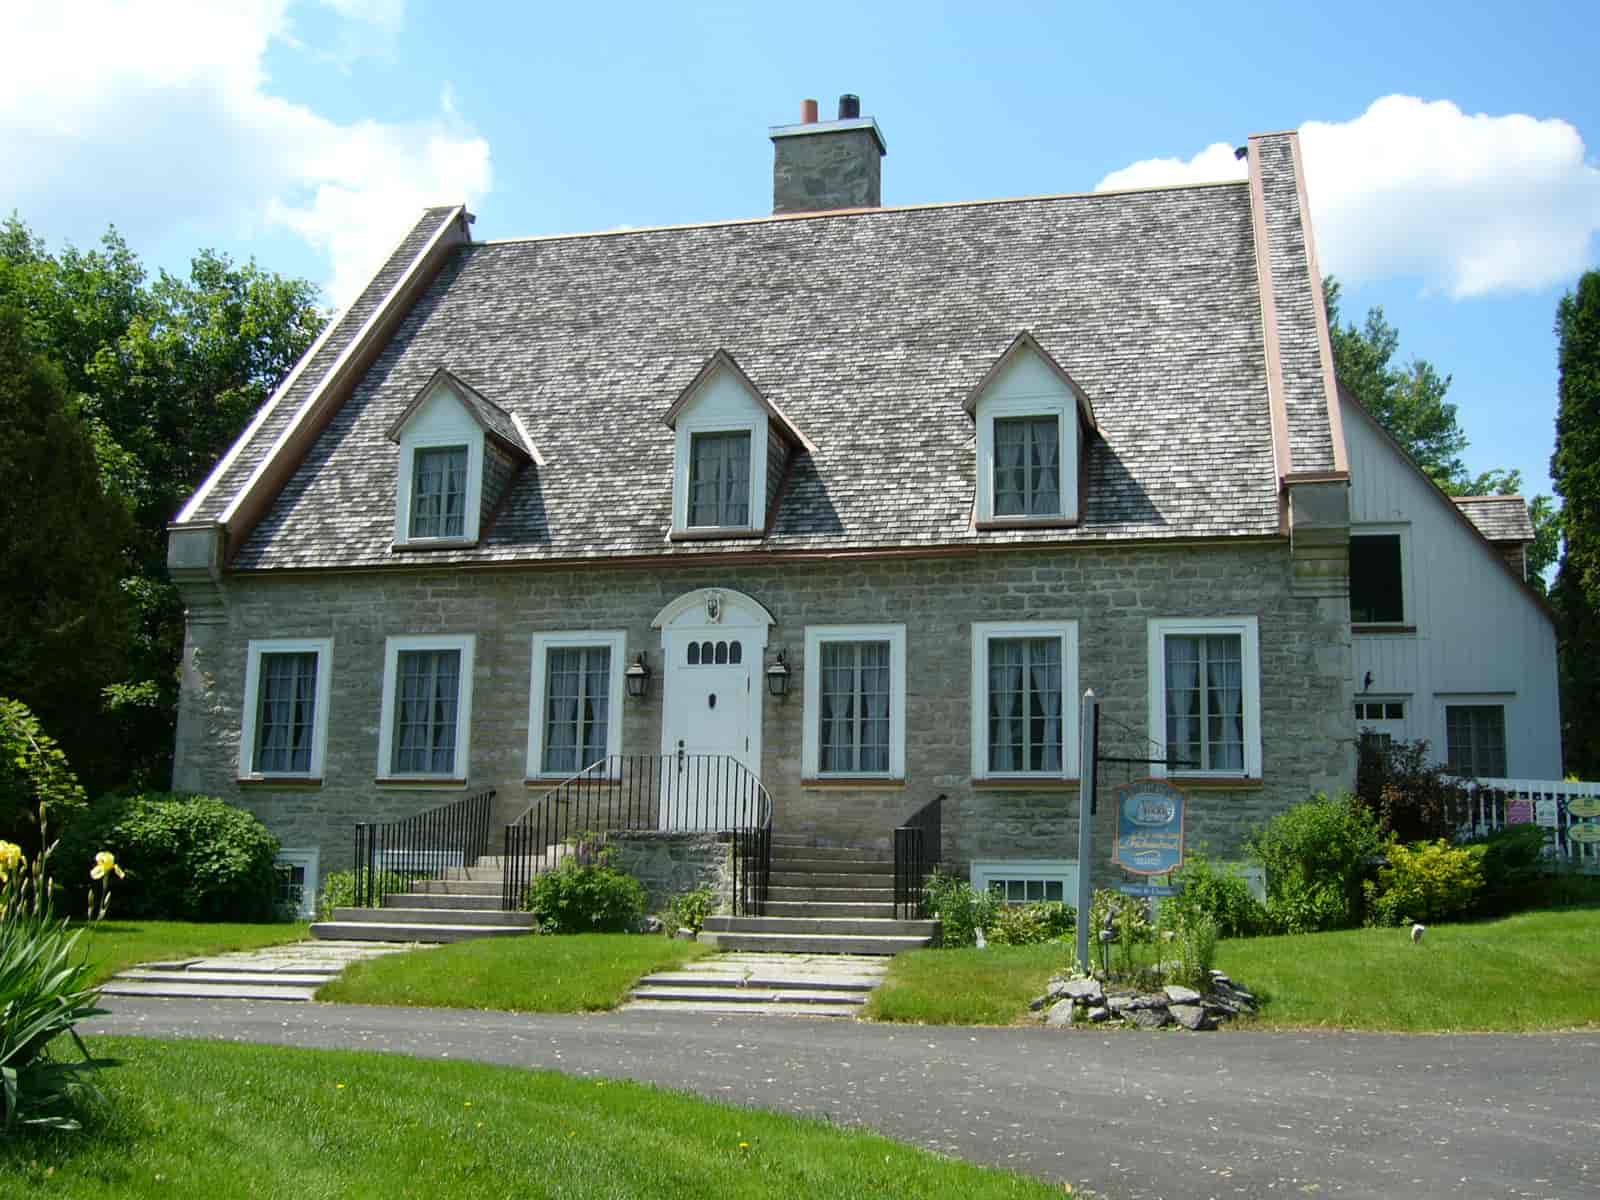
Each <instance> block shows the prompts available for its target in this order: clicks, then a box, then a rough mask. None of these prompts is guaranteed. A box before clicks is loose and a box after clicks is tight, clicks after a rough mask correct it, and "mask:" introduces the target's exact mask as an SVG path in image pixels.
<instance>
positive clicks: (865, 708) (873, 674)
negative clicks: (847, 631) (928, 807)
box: [856, 642, 889, 772]
mask: <svg viewBox="0 0 1600 1200" xmlns="http://www.w3.org/2000/svg"><path fill="white" fill-rule="evenodd" d="M856 649H857V651H858V652H859V654H860V660H861V763H860V769H861V770H862V771H875V772H883V771H887V770H888V769H889V643H888V642H858V643H857V644H856Z"/></svg>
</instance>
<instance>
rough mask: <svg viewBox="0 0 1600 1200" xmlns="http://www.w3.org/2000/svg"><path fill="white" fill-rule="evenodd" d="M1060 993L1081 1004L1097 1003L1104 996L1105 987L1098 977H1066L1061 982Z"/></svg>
mask: <svg viewBox="0 0 1600 1200" xmlns="http://www.w3.org/2000/svg"><path fill="white" fill-rule="evenodd" d="M1060 994H1061V995H1063V996H1070V997H1072V999H1074V1000H1076V1001H1078V1002H1079V1003H1081V1004H1099V1003H1100V1002H1101V1001H1102V1000H1104V999H1105V998H1106V993H1105V989H1104V988H1102V987H1101V986H1100V981H1099V980H1098V979H1068V980H1064V981H1063V982H1062V984H1061V993H1060Z"/></svg>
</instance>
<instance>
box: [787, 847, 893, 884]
mask: <svg viewBox="0 0 1600 1200" xmlns="http://www.w3.org/2000/svg"><path fill="white" fill-rule="evenodd" d="M852 853H854V851H852ZM772 869H773V871H774V872H778V871H781V872H783V873H784V874H786V875H789V874H795V873H799V872H804V873H805V874H807V875H816V874H824V875H828V874H839V873H841V872H842V873H845V874H850V875H887V876H888V877H889V878H890V879H893V878H894V863H893V862H892V861H888V862H886V861H884V860H883V859H877V858H809V857H808V858H789V857H787V856H785V857H779V856H778V855H776V854H775V855H773V856H772Z"/></svg>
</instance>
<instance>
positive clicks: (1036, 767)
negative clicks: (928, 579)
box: [972, 621, 1078, 779]
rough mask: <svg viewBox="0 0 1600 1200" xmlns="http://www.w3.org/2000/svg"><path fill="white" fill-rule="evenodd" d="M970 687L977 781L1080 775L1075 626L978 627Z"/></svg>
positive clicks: (974, 629)
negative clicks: (1077, 737)
mask: <svg viewBox="0 0 1600 1200" xmlns="http://www.w3.org/2000/svg"><path fill="white" fill-rule="evenodd" d="M972 690H973V695H972V773H973V775H974V777H976V778H980V779H984V778H988V779H993V778H1001V779H1004V778H1007V777H1020V778H1027V777H1034V778H1053V779H1062V778H1072V777H1075V775H1076V773H1077V741H1076V734H1077V723H1078V722H1077V718H1078V696H1077V690H1078V626H1077V622H1076V621H1065V622H1035V621H1028V622H1018V623H1001V622H974V624H973V626H972Z"/></svg>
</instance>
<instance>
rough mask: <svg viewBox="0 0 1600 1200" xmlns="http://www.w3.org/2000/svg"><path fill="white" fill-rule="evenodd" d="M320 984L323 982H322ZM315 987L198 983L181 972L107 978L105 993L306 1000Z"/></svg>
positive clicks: (110, 994) (173, 997)
mask: <svg viewBox="0 0 1600 1200" xmlns="http://www.w3.org/2000/svg"><path fill="white" fill-rule="evenodd" d="M319 986H320V985H319ZM316 991H317V989H316V988H314V987H262V986H257V985H255V984H249V983H237V982H235V983H199V982H195V981H192V980H188V979H184V978H183V977H182V976H181V975H177V976H174V977H173V978H172V979H170V980H167V979H163V980H160V981H144V980H127V981H122V980H117V979H110V980H107V981H106V983H105V984H103V985H102V986H101V988H100V994H101V995H104V996H160V997H165V998H170V999H181V1000H288V1001H294V1002H296V1003H302V1004H303V1003H305V1002H306V1001H308V1000H310V999H311V998H312V997H313V996H314V995H316Z"/></svg>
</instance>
